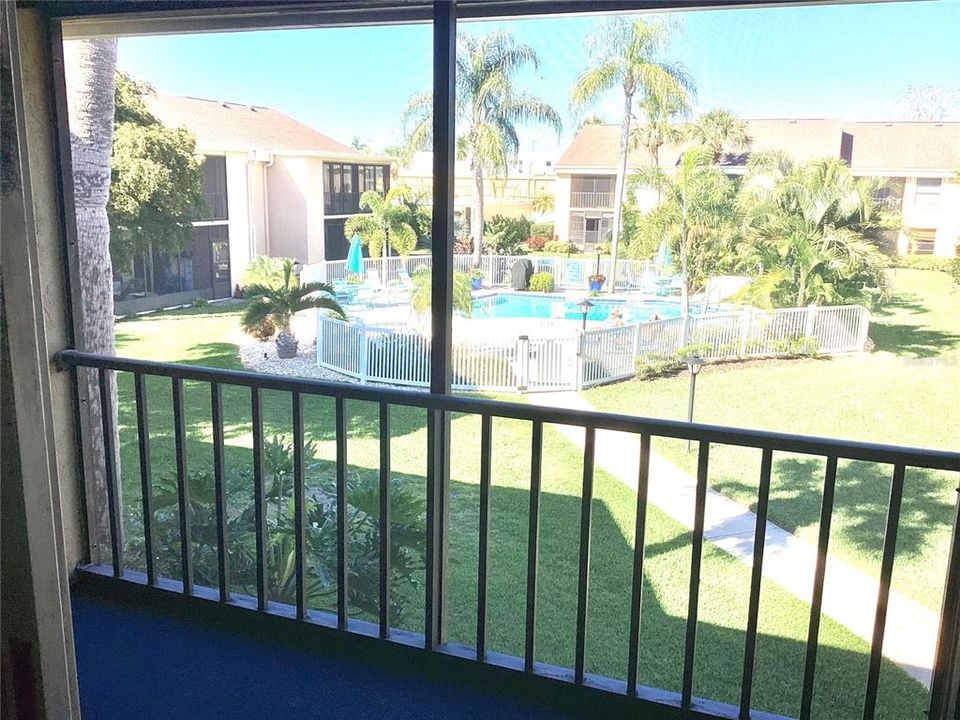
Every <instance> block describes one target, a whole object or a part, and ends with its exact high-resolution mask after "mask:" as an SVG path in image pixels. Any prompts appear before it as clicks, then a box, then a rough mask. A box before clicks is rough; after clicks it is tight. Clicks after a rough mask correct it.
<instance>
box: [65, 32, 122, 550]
mask: <svg viewBox="0 0 960 720" xmlns="http://www.w3.org/2000/svg"><path fill="white" fill-rule="evenodd" d="M116 62H117V41H116V39H109V38H100V39H96V40H74V41H68V42H65V43H64V70H65V73H66V85H67V107H68V114H69V121H70V153H71V159H72V168H73V192H74V205H75V210H76V223H77V260H78V269H79V274H80V295H81V307H80V317H81V328H82V332H81V334H80V337H78V338H77V346H78V348H79V349H80V350H85V351H87V352H94V353H102V354H105V355H113V354H114V337H113V312H114V311H113V265H112V262H111V259H110V222H109V220H108V218H107V199H108V198H109V194H110V154H111V151H112V149H113V116H114V87H115V83H116ZM78 383H79V392H80V412H81V413H83V414H84V415H85V425H86V427H87V429H88V432H89V436H90V438H89V439H90V443H91V445H92V446H93V447H92V448H90V450H91V452H88V453H84V455H85V456H88V457H89V458H90V460H89V462H88V464H87V465H86V467H85V472H87V473H89V474H90V476H89V477H87V478H86V482H87V484H88V487H90V488H91V492H92V493H93V499H94V500H95V502H94V505H93V508H92V511H93V512H96V513H97V515H96V517H95V518H94V519H93V521H94V523H95V525H96V530H95V532H96V537H97V545H99V546H101V547H109V541H108V538H109V535H108V534H107V528H109V521H108V516H107V508H108V503H107V481H106V464H105V461H104V458H105V456H104V453H103V440H104V438H103V429H102V428H103V425H102V419H101V414H100V412H101V409H100V395H99V386H98V382H97V375H96V373H93V372H89V371H87V372H80V373H78ZM109 399H110V402H109V407H108V408H107V409H106V411H107V412H110V413H111V414H112V415H113V427H114V428H115V430H114V432H115V433H116V428H117V388H116V381H115V379H114V378H113V377H112V376H111V377H110V392H109ZM113 445H114V448H117V449H118V451H119V447H120V443H119V441H118V437H116V436H115V437H114V443H113ZM114 461H115V462H116V465H115V467H117V468H119V455H116V456H115V457H114ZM116 492H117V494H118V497H119V493H120V483H119V473H118V479H117V487H116ZM91 531H92V532H93V529H91ZM121 542H122V541H121Z"/></svg>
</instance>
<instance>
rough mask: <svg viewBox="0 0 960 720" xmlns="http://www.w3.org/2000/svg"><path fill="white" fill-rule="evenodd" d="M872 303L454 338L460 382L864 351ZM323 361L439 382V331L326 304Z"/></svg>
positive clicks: (571, 383)
mask: <svg viewBox="0 0 960 720" xmlns="http://www.w3.org/2000/svg"><path fill="white" fill-rule="evenodd" d="M869 325H870V313H869V311H868V310H867V309H866V308H864V307H861V306H859V305H844V306H834V307H817V306H810V307H808V308H783V309H779V310H770V311H761V310H757V309H755V308H744V309H742V310H738V311H736V312H717V313H709V314H706V315H702V316H694V315H691V316H689V317H687V318H673V319H670V320H657V321H654V322H642V323H636V324H633V325H623V326H619V327H606V328H597V329H592V330H587V331H577V332H576V333H567V334H558V335H556V336H551V337H533V338H531V337H528V336H525V335H521V336H518V337H494V338H486V337H485V338H468V339H457V338H455V339H454V346H453V370H454V380H453V387H454V389H456V390H487V391H497V392H532V391H545V390H577V389H580V388H583V387H590V386H593V385H600V384H602V383H608V382H613V381H615V380H623V379H626V378H629V377H633V376H634V374H635V373H636V368H637V363H638V361H653V360H664V359H666V360H670V359H672V360H678V359H679V358H680V357H681V356H682V355H684V354H686V353H695V354H697V355H700V356H701V357H703V358H704V359H706V360H735V359H746V358H757V357H783V356H790V355H797V354H821V355H834V354H840V353H848V352H858V351H860V350H862V349H863V346H864V343H865V342H866V340H867V331H868V329H869ZM317 364H318V365H320V366H321V367H324V368H327V369H330V370H334V371H336V372H338V373H341V374H343V375H347V376H349V377H352V378H356V379H357V380H359V381H360V382H361V383H367V382H378V383H387V384H390V385H400V386H408V387H429V385H430V339H429V338H428V337H426V336H424V335H422V334H420V333H418V332H416V331H415V330H412V329H409V328H397V327H386V326H373V325H365V324H363V323H360V322H356V321H350V322H348V321H343V320H337V319H334V318H331V317H328V316H327V315H324V314H319V313H318V321H317Z"/></svg>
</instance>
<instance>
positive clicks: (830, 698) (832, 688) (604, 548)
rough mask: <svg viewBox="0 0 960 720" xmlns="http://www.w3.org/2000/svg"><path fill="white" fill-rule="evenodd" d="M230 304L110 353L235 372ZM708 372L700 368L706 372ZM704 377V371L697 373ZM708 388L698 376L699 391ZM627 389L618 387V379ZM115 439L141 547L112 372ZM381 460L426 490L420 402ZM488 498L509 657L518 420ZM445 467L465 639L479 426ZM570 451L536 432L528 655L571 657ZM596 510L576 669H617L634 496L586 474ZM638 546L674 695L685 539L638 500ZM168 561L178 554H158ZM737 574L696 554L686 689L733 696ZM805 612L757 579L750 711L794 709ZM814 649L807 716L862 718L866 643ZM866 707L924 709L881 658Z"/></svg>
mask: <svg viewBox="0 0 960 720" xmlns="http://www.w3.org/2000/svg"><path fill="white" fill-rule="evenodd" d="M236 326H237V311H236V310H235V309H231V308H203V309H192V310H188V311H181V312H177V313H168V314H160V315H154V316H149V317H144V318H141V319H137V320H135V321H127V322H123V323H120V324H118V326H117V332H118V353H120V354H123V355H127V356H133V357H139V358H144V359H154V360H170V361H180V362H191V363H200V364H204V365H211V366H216V367H226V368H236V367H239V363H238V360H237V355H236V348H235V346H234V345H233V344H232V343H231V339H232V338H234V337H235V333H236ZM707 372H712V369H711V370H710V371H707ZM704 379H707V375H705V376H704ZM706 384H707V383H706V382H705V383H704V385H705V386H706ZM621 387H624V386H621ZM119 388H120V438H121V462H122V467H123V471H122V477H123V483H124V501H125V514H126V516H127V519H128V523H129V532H128V545H130V546H134V545H135V544H136V543H138V542H139V537H138V531H137V525H136V521H137V505H138V503H139V498H140V492H139V477H138V474H137V471H136V467H137V465H136V433H135V431H134V429H135V424H134V414H133V407H132V383H131V381H130V380H129V378H124V377H121V379H120V383H119ZM148 394H149V403H150V422H151V434H152V437H153V442H152V446H151V454H152V460H153V471H154V476H155V478H156V477H159V476H161V475H164V474H166V475H168V476H169V475H172V473H173V441H172V424H171V415H172V413H171V409H170V408H171V401H170V399H169V395H170V392H169V383H168V382H166V381H162V380H160V379H153V380H151V381H150V382H149V384H148ZM185 400H186V420H187V431H188V448H187V452H188V463H189V465H190V467H191V468H200V467H209V466H210V465H211V464H212V459H211V455H212V453H211V445H210V410H209V407H210V403H209V391H208V389H207V388H206V387H205V386H201V385H195V384H193V383H187V384H186V387H185ZM264 402H265V407H264V420H265V428H266V434H267V436H268V437H270V436H271V435H272V434H274V433H278V434H282V435H286V436H289V435H290V420H289V413H290V409H289V408H290V405H289V397H287V396H285V395H284V394H282V393H276V392H269V393H265V398H264ZM224 408H225V416H226V443H227V464H228V469H230V468H234V469H235V468H237V467H241V466H244V465H246V466H249V464H250V462H251V451H250V447H251V434H250V427H249V411H248V408H249V393H248V392H246V391H243V390H239V389H234V388H225V389H224ZM347 411H348V415H349V428H350V440H349V445H348V462H349V463H350V471H351V472H352V473H355V474H358V475H366V474H374V473H376V471H377V458H378V455H377V415H376V412H377V411H376V407H375V406H373V405H371V404H370V403H360V402H350V403H348V406H347ZM332 418H333V412H332V403H331V402H329V401H327V400H326V399H315V400H314V399H311V400H310V401H309V402H308V404H307V406H306V417H305V424H306V433H307V436H308V438H310V439H312V440H315V441H316V442H317V446H318V457H319V458H321V459H322V460H326V461H328V462H329V461H332V460H333V458H334V457H335V455H334V442H333V422H332ZM392 422H393V441H392V469H393V471H394V473H395V475H396V476H399V477H402V478H403V482H406V483H410V484H411V485H412V486H413V487H416V488H422V487H423V486H424V469H425V466H426V457H425V456H426V430H425V418H424V414H423V413H422V412H418V411H411V410H403V409H399V408H398V409H396V410H394V413H393V416H392ZM494 433H495V437H494V441H493V448H494V458H493V473H494V477H493V490H492V493H491V537H490V552H491V555H490V585H489V604H488V612H489V616H488V632H489V640H488V645H489V648H490V649H491V650H496V651H501V652H508V653H512V654H518V655H519V654H521V653H522V647H523V631H522V628H523V622H524V591H523V588H524V587H525V578H526V543H527V513H528V493H527V488H528V485H529V469H528V468H529V455H530V451H529V443H530V429H529V427H528V426H527V425H526V424H525V423H522V422H517V421H507V420H503V421H495V422H494ZM452 441H453V467H452V483H453V485H452V497H451V511H452V515H453V522H452V524H451V533H450V553H451V558H450V564H449V567H450V593H451V594H450V597H449V627H450V636H451V640H455V641H460V642H465V643H468V644H471V645H472V644H473V639H474V636H475V622H476V615H475V608H476V567H477V525H478V512H477V507H478V498H479V492H478V475H479V420H478V419H477V418H473V417H458V418H456V419H454V421H453V428H452ZM581 471H582V467H581V459H580V453H579V451H578V450H577V449H576V447H575V446H574V445H572V444H571V443H570V442H568V441H567V440H565V439H564V438H563V437H562V436H561V435H560V434H559V433H558V432H556V431H555V430H554V429H552V428H550V427H548V428H547V429H546V433H545V452H544V473H543V478H544V479H543V498H542V506H541V507H542V511H541V512H542V514H541V565H540V574H539V584H538V587H539V596H538V597H539V608H538V637H537V642H538V660H542V661H545V662H550V663H556V664H560V665H566V666H572V663H573V653H574V628H575V615H576V595H577V555H578V537H579V504H580V503H579V489H580V477H581ZM595 484H596V488H595V496H596V497H595V500H594V505H593V518H594V523H593V534H592V561H591V563H592V564H591V597H590V613H589V622H588V638H587V670H588V671H590V672H599V673H603V674H606V675H609V676H613V677H619V678H622V677H623V676H624V674H625V668H626V657H627V629H628V623H629V604H630V582H631V570H630V569H631V566H632V546H633V522H634V507H635V495H634V493H633V492H632V491H631V490H629V489H628V488H626V487H625V486H624V485H623V484H622V483H620V482H619V481H617V480H616V479H614V478H612V477H610V476H608V475H607V474H606V473H604V472H602V471H599V470H598V472H597V474H596V483H595ZM647 532H648V535H647V543H646V555H647V558H648V562H647V565H646V569H647V572H646V576H645V586H644V599H643V606H642V618H643V623H642V631H641V638H642V639H641V643H642V653H641V667H640V681H641V683H643V684H646V685H652V686H658V687H662V688H667V689H670V690H675V691H678V690H679V688H680V681H681V674H682V653H683V644H684V630H685V615H686V602H687V592H688V587H687V583H688V579H689V562H690V533H689V531H687V530H685V529H684V528H683V527H681V526H680V525H678V524H677V523H675V522H673V521H672V520H671V519H669V518H668V517H666V516H665V515H663V514H662V513H660V512H659V511H658V510H656V509H655V508H651V509H650V511H649V516H648V531H647ZM166 564H167V565H168V566H169V567H172V568H175V567H177V565H176V557H171V558H166ZM748 586H749V572H748V570H747V568H745V567H744V566H743V565H742V564H741V563H739V562H737V561H735V560H733V559H732V558H731V557H729V556H728V555H726V554H724V553H722V552H720V551H718V550H716V549H715V548H714V547H712V546H710V545H708V546H707V547H706V548H705V552H704V559H703V578H702V584H701V592H700V597H701V605H700V624H699V629H698V650H697V657H696V678H695V693H696V694H698V695H702V696H706V697H711V698H714V699H718V700H722V701H725V702H730V703H735V702H736V701H737V699H738V697H739V674H740V667H741V663H742V655H743V641H744V638H743V629H744V627H745V624H746V615H747V609H746V608H747V589H748ZM420 608H422V600H419V599H418V600H414V601H411V603H410V608H409V612H408V614H407V615H406V618H405V620H404V622H403V623H402V624H403V626H405V627H409V628H413V629H420V628H419V618H420V617H421V616H422V613H421V612H419V610H420ZM808 613H809V608H808V607H807V606H806V605H804V604H803V603H801V602H799V601H797V600H796V599H795V598H793V597H792V596H791V595H789V594H788V593H786V592H785V591H783V590H781V589H780V588H778V587H776V586H775V585H773V584H772V583H767V584H766V586H765V587H764V590H763V595H762V600H761V624H760V625H761V626H760V632H761V637H760V640H759V642H758V659H757V676H756V689H755V695H754V704H755V706H757V707H759V708H762V709H765V710H770V711H774V712H779V713H784V714H788V715H795V714H796V713H797V712H798V707H799V696H800V685H801V681H802V668H803V653H804V643H805V637H806V627H807V619H808ZM820 637H821V643H822V647H821V653H820V655H819V661H818V662H819V665H818V667H819V672H818V680H817V688H816V702H815V717H818V718H823V719H825V720H826V719H828V718H829V719H836V718H848V717H856V716H859V712H858V708H859V705H860V703H861V701H862V693H863V689H864V687H865V678H866V669H867V663H868V655H869V648H868V646H867V644H866V643H864V642H863V641H861V640H860V639H858V638H856V637H855V636H853V635H852V634H851V633H849V632H847V631H846V630H845V629H843V628H842V627H840V626H838V625H837V624H836V623H834V622H833V621H831V620H829V619H828V618H824V622H823V624H822V626H821V635H820ZM881 688H882V689H881V700H880V712H879V713H878V717H883V718H890V719H891V720H894V719H895V720H902V719H904V718H918V720H919V718H922V717H923V715H922V707H923V703H924V701H925V698H926V692H925V691H924V690H923V688H922V687H921V686H920V685H918V684H917V683H915V682H914V681H913V680H912V679H910V678H909V677H908V676H907V675H906V674H904V673H903V672H901V671H900V670H899V669H898V668H896V667H895V666H892V665H890V664H888V663H885V664H884V667H883V682H882V685H881Z"/></svg>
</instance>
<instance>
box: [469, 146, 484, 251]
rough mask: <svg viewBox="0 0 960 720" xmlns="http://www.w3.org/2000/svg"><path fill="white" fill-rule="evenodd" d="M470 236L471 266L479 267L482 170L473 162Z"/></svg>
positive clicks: (478, 164)
mask: <svg viewBox="0 0 960 720" xmlns="http://www.w3.org/2000/svg"><path fill="white" fill-rule="evenodd" d="M470 231H471V232H470V234H471V235H473V266H474V267H480V255H481V254H482V253H483V168H482V167H480V163H479V162H478V161H477V159H476V158H474V160H473V216H472V217H471V218H470Z"/></svg>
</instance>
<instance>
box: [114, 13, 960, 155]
mask: <svg viewBox="0 0 960 720" xmlns="http://www.w3.org/2000/svg"><path fill="white" fill-rule="evenodd" d="M676 17H678V18H679V20H680V26H679V29H678V31H677V32H676V33H675V34H674V36H673V39H672V41H671V44H670V47H669V49H668V52H667V55H668V56H669V57H670V58H672V59H675V60H679V61H681V62H682V63H684V65H685V66H686V67H687V70H688V71H689V72H690V74H691V75H692V76H693V78H694V79H695V81H696V83H697V90H698V94H697V102H696V109H697V110H698V111H702V110H704V109H709V108H711V107H726V108H728V109H730V110H732V111H734V112H735V113H737V114H738V115H740V116H741V117H744V118H756V117H839V118H844V119H850V120H853V119H861V120H868V119H897V118H902V117H904V108H903V106H902V103H901V102H900V99H899V96H900V94H901V93H902V91H903V90H904V89H905V88H906V87H907V86H908V85H911V84H912V85H920V84H931V85H937V86H943V87H945V88H947V89H948V90H949V91H952V92H955V93H956V92H960V0H928V1H926V2H896V3H881V4H875V5H864V4H847V5H841V6H828V7H816V8H812V7H806V8H765V9H744V10H723V11H700V12H683V13H676ZM598 22H599V19H598V18H596V17H569V18H548V19H534V20H516V21H504V22H471V23H461V27H460V30H461V32H466V33H470V34H476V35H480V34H484V33H486V32H489V31H490V30H491V29H492V28H494V27H502V28H504V29H507V30H509V31H510V32H512V33H513V34H514V35H515V37H516V38H517V39H518V40H519V41H521V42H525V43H527V44H529V45H531V46H532V47H533V48H534V49H535V50H536V51H537V53H538V55H539V57H540V67H539V70H536V71H533V70H531V71H529V72H526V73H525V74H524V75H523V76H521V78H520V79H519V84H520V86H521V88H523V89H527V90H529V91H531V92H535V93H538V94H540V95H541V96H542V97H543V98H544V99H545V100H547V101H548V102H550V103H551V104H553V106H554V107H555V108H556V109H557V110H558V111H559V112H561V114H562V116H563V119H564V132H563V134H562V136H561V137H560V138H559V140H558V139H557V138H556V136H555V135H554V134H553V133H552V132H546V131H543V130H525V131H523V132H522V134H521V140H522V142H523V143H524V145H525V149H526V150H528V151H529V150H534V151H536V152H538V153H548V154H552V153H555V152H557V151H558V150H559V149H560V148H562V147H563V146H564V145H565V144H566V143H567V142H568V141H569V139H570V137H571V136H572V132H573V131H574V130H575V128H576V126H577V124H578V122H579V118H577V117H574V116H572V115H571V114H570V112H569V109H568V98H569V93H570V88H571V87H572V85H573V83H574V81H575V78H576V76H577V75H578V73H579V72H580V71H581V70H582V69H583V68H584V67H585V66H586V65H587V62H588V58H589V56H588V52H587V49H586V39H587V37H588V36H589V35H590V34H591V32H592V31H593V29H594V28H595V27H596V26H597V24H598ZM119 66H120V67H121V68H122V69H124V70H127V71H129V72H131V73H133V74H134V75H135V76H137V77H138V78H140V79H142V80H146V81H148V82H150V83H151V84H153V85H154V86H156V87H157V88H159V89H162V90H165V91H167V92H172V93H178V94H184V95H194V96H199V97H209V98H216V99H220V100H232V101H236V102H243V103H249V104H256V105H267V106H270V107H274V108H277V109H278V110H282V111H283V112H286V113H288V114H290V115H292V116H294V117H296V118H297V119H299V120H301V121H303V122H306V123H307V124H309V125H312V126H313V127H316V128H317V129H319V130H322V131H323V132H326V133H327V134H329V135H332V136H333V137H335V138H337V139H339V140H341V141H343V142H348V143H349V142H350V140H351V138H352V137H354V136H359V137H360V139H361V140H363V141H364V142H367V143H370V144H371V145H372V146H373V147H374V149H378V150H379V149H381V148H382V147H383V146H384V145H386V144H389V143H391V142H396V141H398V140H399V139H400V118H401V115H402V111H403V107H404V105H405V104H406V101H407V99H408V98H409V97H410V95H412V94H413V93H416V92H419V91H423V90H428V89H429V88H430V85H431V76H430V73H431V35H430V28H429V26H425V25H415V26H410V25H407V26H389V27H357V28H338V29H315V30H279V31H270V32H244V33H219V34H208V35H179V36H162V37H131V38H123V39H121V41H120V49H119ZM621 106H622V100H621V99H620V98H618V97H617V95H616V93H611V94H610V95H609V96H608V97H606V98H604V99H603V100H602V101H600V102H599V103H598V104H597V106H596V107H595V108H593V110H592V111H591V113H596V114H599V115H600V116H601V117H604V118H605V119H607V120H608V121H616V120H618V119H619V112H620V108H621ZM957 112H960V108H957V109H956V110H955V113H954V114H956V113H957Z"/></svg>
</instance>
